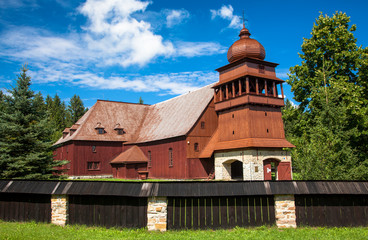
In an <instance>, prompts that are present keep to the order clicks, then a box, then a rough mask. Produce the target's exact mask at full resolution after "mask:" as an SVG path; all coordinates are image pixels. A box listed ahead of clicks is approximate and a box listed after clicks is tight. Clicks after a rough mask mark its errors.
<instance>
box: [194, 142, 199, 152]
mask: <svg viewBox="0 0 368 240" xmlns="http://www.w3.org/2000/svg"><path fill="white" fill-rule="evenodd" d="M194 151H195V152H199V144H198V143H194Z"/></svg>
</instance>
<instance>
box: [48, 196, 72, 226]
mask: <svg viewBox="0 0 368 240" xmlns="http://www.w3.org/2000/svg"><path fill="white" fill-rule="evenodd" d="M67 219H68V196H67V195H51V223H52V224H56V225H59V226H65V224H66V221H67Z"/></svg>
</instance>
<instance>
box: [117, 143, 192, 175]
mask: <svg viewBox="0 0 368 240" xmlns="http://www.w3.org/2000/svg"><path fill="white" fill-rule="evenodd" d="M186 144H187V143H186V139H185V137H184V136H183V137H177V138H171V139H165V140H160V141H154V142H150V143H142V144H137V145H138V146H139V147H140V148H141V149H142V151H143V152H144V154H146V156H147V157H148V151H151V159H152V162H151V163H152V164H151V166H149V167H148V169H147V170H148V172H149V173H148V178H164V179H187V178H189V174H188V161H187V158H186V155H187V152H186V150H187V149H186ZM128 147H130V146H124V151H125V150H126V149H127V148H128ZM170 148H172V150H173V166H172V167H170V166H169V149H170Z"/></svg>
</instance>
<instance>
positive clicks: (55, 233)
mask: <svg viewBox="0 0 368 240" xmlns="http://www.w3.org/2000/svg"><path fill="white" fill-rule="evenodd" d="M0 239H9V240H10V239H17V240H18V239H19V240H21V239H27V240H28V239H29V240H32V239H37V240H43V239H47V240H48V239H62V240H66V239H145V240H146V239H175V240H176V239H211V240H213V239H283V240H284V239H333V240H337V239H344V240H345V239H368V229H367V228H363V227H361V228H304V227H303V228H298V229H283V230H280V229H277V228H276V227H271V228H269V227H259V228H234V229H230V230H216V231H213V230H183V231H167V232H164V233H161V232H148V231H147V230H146V229H115V228H110V229H106V228H101V227H86V226H78V225H74V226H66V227H60V226H55V225H52V224H44V223H35V222H27V223H19V222H4V221H0Z"/></svg>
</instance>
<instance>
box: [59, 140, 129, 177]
mask: <svg viewBox="0 0 368 240" xmlns="http://www.w3.org/2000/svg"><path fill="white" fill-rule="evenodd" d="M92 146H96V149H95V152H93V151H92ZM121 152H122V143H121V142H97V141H73V142H72V143H70V144H67V145H64V146H61V147H59V148H57V149H56V150H55V152H54V154H55V155H56V156H55V159H58V160H68V161H70V163H69V164H67V166H65V167H64V168H67V169H68V172H67V174H68V175H70V176H85V175H107V174H108V175H111V174H112V168H111V165H110V161H111V160H112V159H113V158H114V157H116V156H117V155H118V154H119V153H121ZM87 162H99V166H100V167H99V169H98V170H88V169H87Z"/></svg>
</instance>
